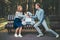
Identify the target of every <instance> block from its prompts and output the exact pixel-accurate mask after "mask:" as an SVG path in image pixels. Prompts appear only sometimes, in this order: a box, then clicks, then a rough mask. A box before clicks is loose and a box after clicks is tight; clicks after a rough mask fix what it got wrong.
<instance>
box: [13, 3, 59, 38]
mask: <svg viewBox="0 0 60 40" xmlns="http://www.w3.org/2000/svg"><path fill="white" fill-rule="evenodd" d="M35 8H36V9H37V10H36V14H35V15H34V16H32V14H31V13H30V12H27V13H26V14H25V15H23V12H22V9H23V8H22V6H21V5H19V6H17V11H16V13H15V19H14V28H15V29H16V31H15V34H14V36H15V37H23V36H22V35H21V30H22V27H23V25H26V24H31V25H33V27H34V28H35V29H36V30H37V32H38V33H39V34H38V35H37V37H41V36H43V33H42V32H41V30H40V29H39V27H38V26H39V25H40V24H42V25H43V27H44V28H45V30H46V31H47V32H51V33H52V34H54V35H55V37H56V38H58V37H59V34H57V33H56V32H55V31H53V30H52V29H50V28H48V26H47V24H46V21H45V19H44V10H43V9H41V8H40V4H39V3H36V4H35ZM35 18H37V19H38V22H36V23H35V21H34V19H35Z"/></svg>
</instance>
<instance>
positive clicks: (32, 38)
mask: <svg viewBox="0 0 60 40" xmlns="http://www.w3.org/2000/svg"><path fill="white" fill-rule="evenodd" d="M22 35H23V37H22V38H19V37H18V38H15V37H14V34H13V33H11V34H8V33H7V32H0V40H60V38H58V39H56V38H55V37H54V36H52V35H51V34H45V35H44V36H43V37H39V38H37V37H36V35H37V33H23V34H22Z"/></svg>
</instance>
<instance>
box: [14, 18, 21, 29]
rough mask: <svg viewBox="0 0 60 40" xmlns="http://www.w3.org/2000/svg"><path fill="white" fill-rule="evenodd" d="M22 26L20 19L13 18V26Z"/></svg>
mask: <svg viewBox="0 0 60 40" xmlns="http://www.w3.org/2000/svg"><path fill="white" fill-rule="evenodd" d="M18 27H22V21H21V19H19V18H15V20H14V28H15V29H16V28H18Z"/></svg>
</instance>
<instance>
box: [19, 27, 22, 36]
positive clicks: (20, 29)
mask: <svg viewBox="0 0 60 40" xmlns="http://www.w3.org/2000/svg"><path fill="white" fill-rule="evenodd" d="M21 31H22V27H20V28H19V37H22V35H21Z"/></svg>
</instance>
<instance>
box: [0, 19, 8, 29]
mask: <svg viewBox="0 0 60 40" xmlns="http://www.w3.org/2000/svg"><path fill="white" fill-rule="evenodd" d="M6 24H7V20H6V19H5V18H0V30H2V29H4V27H5V25H6Z"/></svg>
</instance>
